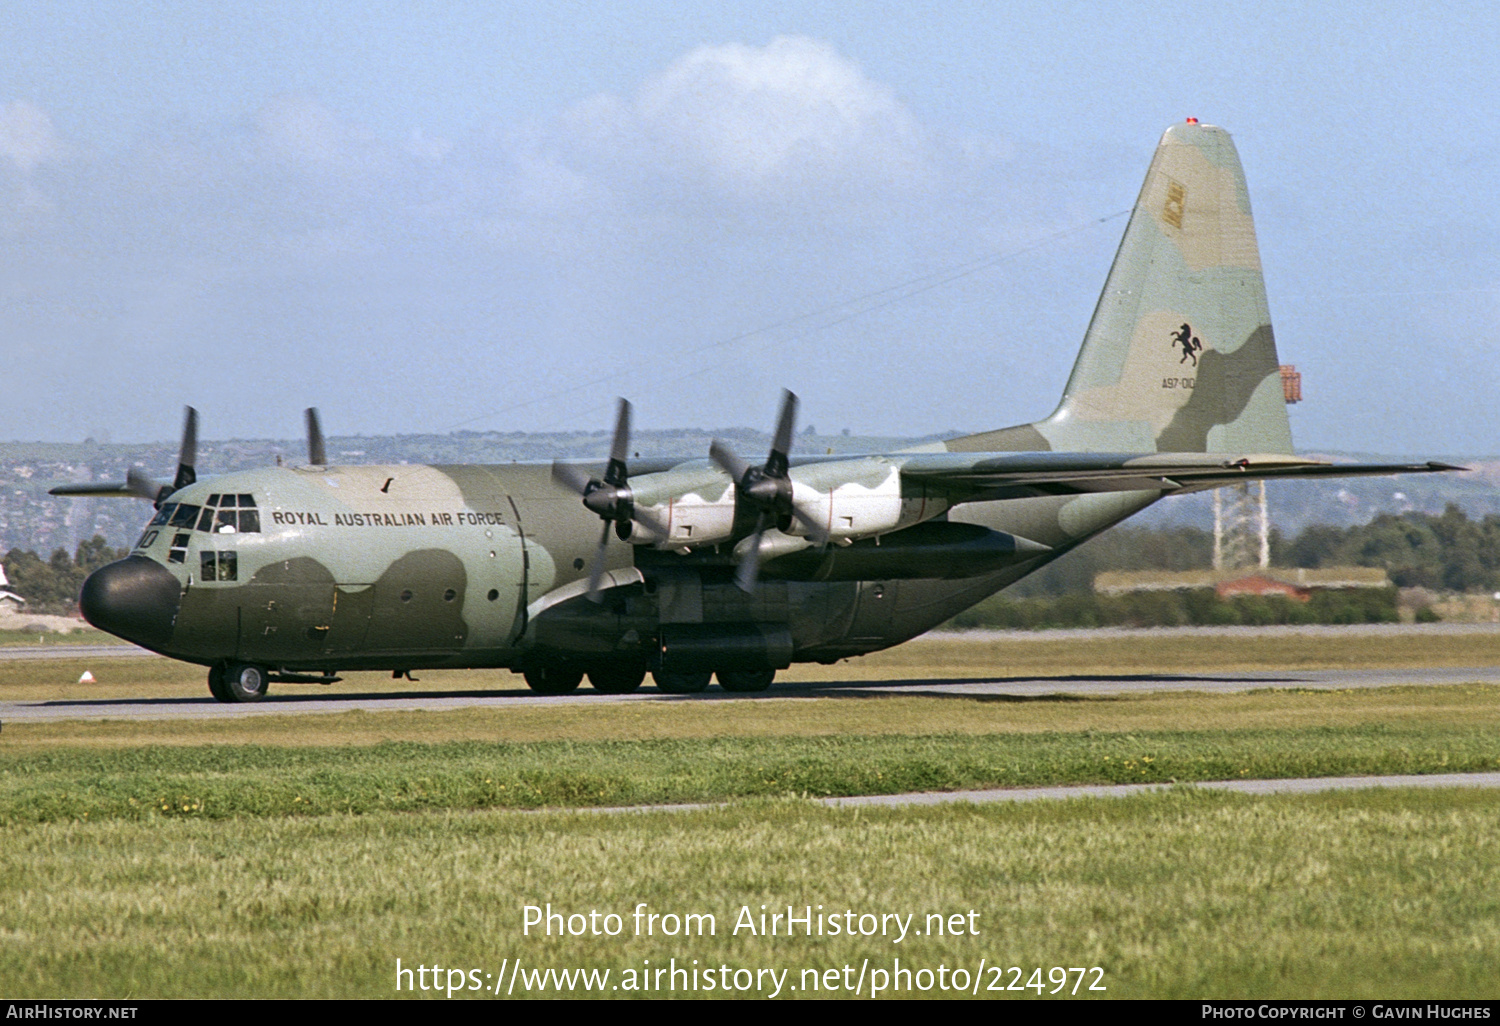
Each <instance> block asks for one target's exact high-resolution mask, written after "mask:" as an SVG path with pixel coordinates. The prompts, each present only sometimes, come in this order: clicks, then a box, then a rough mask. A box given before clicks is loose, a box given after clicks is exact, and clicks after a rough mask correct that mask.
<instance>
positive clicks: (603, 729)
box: [0, 684, 1500, 753]
mask: <svg viewBox="0 0 1500 1026" xmlns="http://www.w3.org/2000/svg"><path fill="white" fill-rule="evenodd" d="M1366 724H1386V725H1392V726H1395V725H1410V724H1416V725H1424V726H1428V727H1440V726H1452V727H1463V728H1477V727H1481V726H1489V727H1490V728H1491V729H1493V730H1496V731H1500V687H1497V686H1495V685H1489V684H1467V685H1444V686H1442V687H1432V686H1422V685H1410V686H1399V687H1384V688H1351V689H1348V690H1344V691H1330V690H1319V689H1262V690H1256V691H1249V692H1224V693H1204V692H1192V691H1187V692H1180V691H1169V692H1150V693H1142V692H1131V693H1127V694H1117V695H1087V696H1084V695H1041V696H1005V695H986V696H977V697H975V696H958V695H954V696H942V697H935V696H916V695H884V696H881V697H879V698H872V697H860V698H852V697H840V698H780V699H774V698H773V699H761V700H758V701H753V702H743V701H735V702H726V701H681V702H667V703H655V702H650V703H637V702H631V703H625V704H615V703H612V704H608V705H604V704H599V703H592V702H579V703H576V704H572V703H565V702H564V703H554V704H548V705H520V704H517V705H500V706H488V707H481V708H465V709H454V710H448V711H441V712H438V711H420V710H417V711H380V712H372V711H364V710H351V711H349V712H343V713H328V714H296V715H285V714H283V715H274V714H272V715H256V716H248V717H234V718H227V719H207V720H204V719H196V718H195V719H164V720H136V719H125V720H40V721H32V720H13V721H11V723H10V724H8V725H7V726H6V727H5V729H4V734H3V737H0V741H3V748H4V749H5V750H8V751H10V752H14V753H20V752H22V751H24V750H28V749H31V750H41V749H49V748H55V747H59V746H61V747H86V748H112V749H121V748H138V747H141V746H143V745H174V746H180V745H187V746H194V745H209V744H227V745H239V744H262V745H272V746H276V747H294V748H303V747H322V746H330V745H331V746H347V745H371V744H378V743H380V742H383V741H423V742H430V743H438V742H443V741H496V742H499V741H510V742H528V741H548V740H555V739H558V738H569V739H572V740H575V741H651V740H668V739H675V738H683V739H686V738H716V737H740V738H750V737H823V736H834V735H849V734H863V735H883V734H911V735H916V734H948V733H962V734H996V733H1038V732H1047V731H1054V732H1069V731H1088V730H1092V731H1102V732H1114V733H1127V732H1132V731H1163V730H1246V729H1270V728H1293V727H1296V728H1305V727H1348V726H1362V725H1366Z"/></svg>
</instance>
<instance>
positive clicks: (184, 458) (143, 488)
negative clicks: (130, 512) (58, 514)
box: [49, 406, 198, 508]
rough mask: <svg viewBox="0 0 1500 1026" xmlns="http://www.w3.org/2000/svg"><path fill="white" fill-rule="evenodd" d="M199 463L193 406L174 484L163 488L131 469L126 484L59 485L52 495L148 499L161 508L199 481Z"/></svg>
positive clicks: (180, 449)
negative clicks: (197, 466) (197, 467)
mask: <svg viewBox="0 0 1500 1026" xmlns="http://www.w3.org/2000/svg"><path fill="white" fill-rule="evenodd" d="M197 461H198V411H197V410H195V409H193V408H192V407H191V406H189V407H187V416H186V419H185V420H184V421H183V425H182V444H181V446H180V447H179V448H178V450H177V473H176V475H175V476H174V477H173V478H172V483H171V484H162V483H161V482H159V481H157V480H155V479H154V478H152V477H151V476H150V475H149V474H147V473H146V472H145V471H144V470H142V469H140V468H139V467H131V468H130V469H129V470H127V471H126V472H125V480H124V481H116V482H105V481H100V482H97V483H92V484H72V485H58V486H57V487H56V488H53V489H51V490H50V492H49V494H51V495H92V496H98V497H123V498H131V499H145V500H146V501H147V502H150V503H152V504H154V505H156V506H157V507H158V508H159V507H160V506H161V504H162V503H164V502H166V501H167V498H168V497H169V496H170V495H171V494H172V493H173V492H175V491H178V490H180V489H183V488H186V487H187V486H188V485H190V484H192V483H193V482H195V481H197V480H198V474H197V472H196V471H195V470H194V469H193V466H194V464H195V463H197Z"/></svg>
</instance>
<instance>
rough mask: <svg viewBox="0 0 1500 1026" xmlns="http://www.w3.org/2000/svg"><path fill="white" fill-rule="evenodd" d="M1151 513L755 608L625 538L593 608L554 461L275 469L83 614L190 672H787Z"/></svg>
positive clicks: (159, 537)
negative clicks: (666, 658) (554, 666)
mask: <svg viewBox="0 0 1500 1026" xmlns="http://www.w3.org/2000/svg"><path fill="white" fill-rule="evenodd" d="M727 484H728V482H727V480H726V481H725V485H726V486H727ZM1155 497H1156V493H1139V492H1137V493H1113V494H1110V495H1085V496H1077V495H1075V496H1067V497H1061V496H1059V497H1040V498H1030V499H1019V500H1010V501H1006V502H992V503H975V504H970V505H967V506H963V507H960V508H958V509H955V510H952V511H950V512H949V514H948V515H946V516H944V517H943V518H941V519H940V520H938V521H935V522H928V523H924V524H921V525H918V526H916V527H913V528H908V529H906V530H904V531H896V532H894V533H891V534H888V535H886V536H884V537H883V538H877V539H871V540H869V541H864V542H860V543H858V544H855V545H846V546H842V547H841V546H828V547H827V549H826V551H819V550H806V551H803V552H800V553H794V554H792V555H789V556H784V557H782V558H780V559H773V560H771V561H770V562H769V563H768V564H767V569H766V573H765V575H764V579H763V580H762V581H761V582H760V583H759V584H758V585H757V587H756V588H755V590H754V592H753V593H751V594H746V593H745V592H743V591H742V590H741V589H739V588H737V587H735V585H734V582H733V568H734V556H733V552H732V548H731V547H730V546H728V545H717V546H711V547H702V548H693V547H682V546H678V547H677V548H674V549H672V550H668V551H663V550H660V549H657V548H654V547H652V546H650V545H640V544H635V545H632V544H628V543H627V542H625V541H621V540H619V539H617V538H615V537H613V534H612V533H611V535H610V542H609V544H608V547H607V549H606V554H605V559H606V563H605V570H606V583H607V585H608V587H607V588H606V590H605V591H604V593H603V596H602V597H603V601H600V602H594V601H590V600H589V597H588V596H587V594H586V584H587V578H588V573H589V570H588V566H587V563H588V561H589V560H590V559H591V558H592V556H593V553H594V550H595V547H596V546H597V544H598V542H599V536H600V528H601V525H600V521H599V520H598V518H597V517H595V516H593V515H592V514H591V513H590V512H589V511H588V510H587V509H585V508H584V507H583V505H582V504H581V503H580V502H579V501H578V497H577V496H576V495H575V494H573V493H571V492H568V491H566V490H564V489H561V488H559V487H558V486H557V485H556V484H555V483H554V481H553V480H552V477H551V475H550V473H549V467H548V466H546V465H534V464H502V465H491V466H483V465H459V466H415V465H412V466H408V465H400V466H363V467H362V466H348V467H321V466H313V467H302V468H295V469H293V468H282V467H275V468H266V469H262V470H255V471H246V472H241V473H236V474H230V475H226V476H223V477H218V478H214V479H212V480H208V481H203V482H199V483H196V484H193V485H191V486H189V487H187V488H184V489H181V490H180V491H177V492H175V493H174V494H172V495H171V496H170V498H169V500H168V501H167V502H165V503H164V504H163V505H162V506H161V508H160V509H159V510H158V511H157V513H156V515H155V516H154V517H153V518H152V520H151V522H150V524H149V525H148V526H147V527H146V529H145V530H144V531H143V533H142V535H141V537H140V539H139V541H138V542H137V544H136V546H135V547H134V548H133V550H132V552H131V555H130V557H129V558H128V559H126V560H124V561H121V562H120V563H115V564H111V566H110V567H106V568H104V569H103V570H101V571H99V572H98V573H96V574H95V575H94V576H93V577H91V578H90V581H89V582H88V584H87V585H86V586H85V589H84V594H83V609H84V613H85V615H86V616H88V618H89V619H90V620H91V622H93V623H94V624H95V625H97V626H99V627H101V628H103V629H105V630H108V631H110V632H112V633H115V634H118V635H120V636H122V637H125V638H128V639H129V640H132V641H135V642H137V643H139V644H142V645H145V646H146V647H148V648H151V649H154V650H156V651H158V652H161V653H163V654H165V655H169V656H172V657H174V658H177V659H183V660H187V661H191V662H197V663H202V664H205V665H214V664H219V663H226V662H229V661H241V662H253V663H257V664H260V665H264V666H267V667H271V668H273V669H276V670H281V671H285V672H315V673H324V674H330V675H331V674H332V673H335V672H337V671H341V670H393V671H404V670H413V669H418V668H425V667H510V668H525V667H527V666H530V665H535V664H537V663H540V662H546V661H552V662H557V661H560V662H563V663H573V664H577V665H579V666H582V667H588V666H593V665H599V664H601V663H603V662H609V661H620V660H623V661H627V662H640V663H643V664H645V665H651V666H656V665H658V664H659V662H660V660H661V659H662V658H663V652H664V649H665V648H670V649H671V651H672V652H673V653H674V655H673V658H681V659H688V660H691V659H694V658H696V659H698V660H700V661H712V660H718V668H722V666H724V665H729V666H750V667H761V666H766V667H773V668H774V667H779V666H785V665H787V664H788V663H790V662H792V661H808V660H817V661H825V662H826V661H832V660H836V659H839V658H842V657H845V656H849V655H857V654H860V653H863V652H869V651H873V650H875V649H879V648H885V647H888V646H890V645H893V644H897V643H899V642H901V641H904V640H906V639H907V638H910V637H913V636H915V635H916V634H919V633H921V632H922V631H925V630H927V629H929V628H931V627H932V626H934V625H936V624H938V623H941V622H942V621H943V620H945V619H947V618H948V617H950V616H952V615H953V614H954V613H956V612H958V611H960V610H962V609H964V608H966V607H967V606H969V605H971V604H973V603H974V602H976V601H978V600H979V599H981V598H983V597H985V596H987V595H989V594H991V593H993V592H994V591H996V590H998V589H999V588H1001V587H1004V586H1005V585H1006V584H1008V583H1011V582H1012V581H1014V580H1016V579H1018V578H1019V577H1021V576H1023V575H1024V574H1026V573H1029V572H1030V571H1032V570H1034V569H1036V568H1037V567H1038V566H1040V565H1042V564H1043V563H1045V562H1047V561H1048V560H1049V559H1051V558H1055V556H1056V555H1058V554H1060V553H1061V552H1063V551H1066V550H1067V549H1068V548H1071V547H1072V546H1073V545H1075V544H1077V543H1078V542H1079V541H1082V540H1083V539H1085V538H1087V537H1089V536H1090V535H1092V534H1094V533H1096V532H1097V531H1099V530H1102V529H1103V528H1104V527H1106V526H1109V525H1110V524H1112V523H1115V522H1117V521H1118V520H1120V519H1122V518H1123V517H1125V516H1128V515H1129V514H1130V513H1132V512H1134V511H1135V510H1137V509H1140V508H1142V507H1143V506H1144V505H1146V504H1148V503H1149V502H1150V501H1152V500H1153V499H1154V498H1155ZM669 640H670V642H671V644H670V645H669V644H668V642H669ZM677 653H681V655H678V654H677Z"/></svg>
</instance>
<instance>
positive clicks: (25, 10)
mask: <svg viewBox="0 0 1500 1026" xmlns="http://www.w3.org/2000/svg"><path fill="white" fill-rule="evenodd" d="M702 6H703V5H688V4H666V3H636V4H631V5H614V4H592V3H567V4H545V5H543V4H536V5H527V6H526V7H525V9H524V11H521V12H520V13H517V12H515V11H511V12H503V11H500V10H498V9H497V5H491V4H449V5H443V8H442V10H443V13H440V14H435V15H434V14H428V13H426V12H422V11H420V10H419V9H418V8H416V7H415V6H413V5H405V4H368V5H363V4H349V3H340V4H332V3H329V4H254V3H242V4H237V5H230V6H224V5H213V4H208V3H140V2H133V3H130V4H125V3H113V2H95V3H89V4H69V3H59V4H55V5H40V4H23V5H19V7H18V8H17V9H16V10H13V11H8V12H7V14H6V15H5V21H6V27H5V31H4V32H3V33H0V312H3V320H0V332H3V342H4V346H3V352H4V353H5V365H4V369H3V378H0V380H3V381H4V384H5V401H4V402H3V403H0V437H8V438H43V439H78V438H82V437H83V436H84V435H85V434H87V433H99V432H106V431H107V432H109V433H110V434H112V435H113V437H115V438H116V439H145V438H167V437H171V436H172V435H173V434H175V432H176V430H177V425H178V423H179V421H180V409H181V406H182V404H184V403H186V402H191V403H193V404H194V405H197V406H198V407H199V408H200V409H201V410H202V411H203V413H204V415H205V425H204V430H205V433H206V434H207V435H209V436H211V437H212V436H221V437H222V436H231V435H233V436H241V437H245V436H260V435H276V436H289V435H294V434H296V433H297V429H298V423H299V420H298V417H299V411H300V409H301V407H303V406H305V405H313V404H316V405H318V406H320V407H322V409H323V411H324V423H325V425H326V426H327V427H328V429H329V430H331V431H335V432H338V433H344V432H356V431H357V432H365V433H397V432H406V431H432V430H439V431H442V430H451V429H454V428H457V427H468V428H475V429H486V428H499V429H505V430H511V429H523V430H530V429H551V428H559V427H576V426H588V425H595V424H597V426H598V427H600V428H604V427H606V426H607V425H608V423H609V420H610V409H611V406H612V403H613V397H614V396H615V395H617V394H624V395H627V396H628V397H630V398H631V399H632V400H633V401H634V402H635V404H636V409H637V423H638V425H640V426H641V427H676V426H702V427H714V426H723V425H731V424H756V425H761V424H768V423H769V421H770V419H771V418H772V416H773V414H774V409H775V405H776V400H777V394H778V389H779V388H780V387H782V386H788V387H791V388H793V389H795V390H797V391H798V392H799V393H800V394H801V395H802V397H803V411H804V414H803V415H804V418H805V419H806V421H808V422H811V423H814V424H816V425H817V426H818V427H819V429H820V430H823V431H830V430H836V429H838V428H840V427H850V428H853V429H854V430H856V431H859V432H869V433H881V434H890V433H904V434H919V433H927V432H936V431H943V430H946V429H962V430H981V429H985V428H990V427H996V426H1000V425H1002V424H1008V423H1014V422H1018V421H1023V420H1030V419H1033V418H1035V417H1039V416H1043V415H1045V414H1046V413H1047V412H1049V411H1050V409H1051V406H1052V404H1053V402H1054V400H1055V398H1056V395H1057V393H1058V391H1059V390H1060V388H1061V386H1062V383H1063V380H1064V379H1065V378H1066V375H1067V372H1068V369H1069V367H1070V366H1071V363H1072V359H1073V356H1074V353H1075V350H1076V347H1077V344H1078V340H1079V338H1080V337H1081V334H1082V331H1083V329H1084V327H1085V325H1086V324H1087V321H1088V317H1089V314H1090V313H1091V312H1092V309H1093V304H1094V300H1095V298H1096V297H1097V293H1098V289H1099V286H1100V285H1101V283H1102V281H1103V277H1104V273H1105V271H1106V269H1107V267H1108V264H1109V260H1110V258H1111V256H1112V255H1113V251H1114V247H1115V245H1116V244H1117V242H1118V239H1119V235H1120V232H1121V231H1122V230H1123V227H1124V222H1123V219H1120V218H1116V219H1114V220H1109V221H1107V222H1104V223H1099V222H1100V219H1102V218H1106V217H1108V216H1109V215H1111V214H1114V213H1116V212H1118V211H1121V210H1124V209H1125V208H1127V207H1128V206H1129V205H1130V204H1131V203H1132V202H1133V200H1134V198H1135V194H1136V191H1137V189H1138V188H1139V184H1140V180H1141V178H1142V176H1143V175H1144V172H1145V167H1146V163H1147V161H1148V160H1149V157H1150V153H1151V149H1152V147H1153V146H1154V145H1155V142H1156V139H1157V137H1158V135H1159V134H1160V132H1161V130H1162V129H1163V128H1164V127H1165V126H1166V125H1167V124H1168V123H1170V122H1172V121H1175V120H1178V119H1179V118H1181V117H1184V116H1187V115H1194V116H1197V117H1200V118H1202V119H1203V120H1204V121H1207V122H1211V123H1214V124H1220V125H1223V126H1224V127H1226V128H1228V129H1229V130H1230V132H1231V133H1233V134H1234V137H1235V139H1236V142H1237V144H1238V146H1239V148H1240V153H1241V156H1242V158H1243V159H1244V162H1245V165H1246V170H1247V173H1248V175H1249V180H1250V189H1251V196H1252V200H1253V201H1254V204H1255V211H1256V219H1257V227H1258V229H1259V233H1260V241H1261V249H1262V257H1263V261H1264V264H1265V267H1266V276H1267V283H1268V287H1269V290H1270V299H1271V309H1272V315H1273V318H1274V320H1275V323H1276V329H1277V336H1278V342H1279V345H1280V348H1281V355H1282V359H1283V360H1284V361H1286V362H1292V363H1296V364H1297V365H1298V366H1299V367H1300V368H1301V369H1302V370H1303V372H1304V374H1305V391H1306V394H1307V397H1308V401H1307V402H1306V403H1305V404H1303V406H1301V407H1299V408H1297V409H1296V410H1294V413H1293V430H1294V435H1295V437H1296V438H1297V440H1298V442H1299V444H1300V445H1302V446H1304V447H1309V448H1342V449H1358V450H1366V451H1384V452H1392V453H1424V454H1438V453H1443V452H1471V453H1472V452H1490V451H1494V450H1495V449H1496V448H1497V446H1496V444H1495V443H1494V442H1493V441H1492V440H1493V439H1495V438H1496V437H1500V414H1497V413H1496V405H1497V404H1496V401H1495V396H1496V394H1497V388H1496V385H1497V383H1500V382H1497V378H1500V373H1497V371H1496V357H1497V355H1500V344H1497V342H1500V338H1497V335H1500V332H1497V329H1496V323H1497V314H1500V253H1497V244H1496V239H1497V229H1500V224H1497V222H1500V209H1497V208H1500V139H1497V133H1496V130H1495V128H1494V126H1493V124H1492V123H1491V108H1492V106H1493V101H1494V97H1495V95H1496V80H1495V75H1494V72H1493V70H1492V68H1493V64H1492V61H1493V55H1494V54H1495V53H1496V52H1500V16H1497V15H1496V14H1495V13H1493V11H1492V9H1491V8H1490V7H1489V5H1481V4H1472V5H1456V4H1455V5H1438V6H1431V5H1409V4H1407V5H1398V4H1374V5H1346V6H1325V5H1317V4H1315V5H1311V6H1307V5H1305V4H1299V5H1279V4H1244V5H1225V4H1222V3H1178V4H1171V3H1168V4H1159V5H1152V6H1151V8H1150V10H1149V12H1139V11H1132V10H1130V9H1129V8H1128V6H1127V5H1121V4H1097V5H1096V4H1071V5H1069V4H1061V5H1059V4H1048V5H998V4H981V3H968V4H965V3H944V4H931V5H911V4H901V5H898V4H884V3H867V4H848V3H838V4H831V3H830V4H818V3H783V4H775V3H771V4H765V3H760V4H748V3H732V2H731V3H721V4H718V5H715V10H713V11H705V10H702V9H701V7H702ZM976 264H982V265H984V266H983V267H982V268H981V269H979V270H974V271H973V273H968V274H965V275H963V276H961V277H957V278H956V279H955V280H953V281H950V282H947V283H946V284H940V285H936V286H935V287H932V288H928V289H926V290H925V291H919V292H914V294H910V295H908V294H906V293H903V292H897V293H894V294H891V293H881V290H883V289H886V288H888V287H890V286H895V285H901V284H903V283H908V282H914V281H917V280H919V279H923V280H925V276H928V275H933V274H937V273H938V272H943V271H944V270H946V269H972V268H973V267H974V266H976ZM907 291H908V292H913V290H907ZM876 293H880V294H879V295H873V294H876ZM864 296H871V297H872V298H869V299H866V300H863V301H859V302H853V303H851V302H849V301H851V300H857V299H858V297H864ZM903 297H904V298H903ZM806 314H812V315H813V316H810V317H802V315H806ZM778 326H779V327H778ZM760 329H769V330H760Z"/></svg>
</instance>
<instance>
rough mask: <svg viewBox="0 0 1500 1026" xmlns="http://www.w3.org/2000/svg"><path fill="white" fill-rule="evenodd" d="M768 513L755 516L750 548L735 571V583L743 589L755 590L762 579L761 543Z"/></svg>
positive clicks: (748, 591) (749, 591) (745, 590)
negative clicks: (757, 582) (756, 584)
mask: <svg viewBox="0 0 1500 1026" xmlns="http://www.w3.org/2000/svg"><path fill="white" fill-rule="evenodd" d="M767 526H768V525H767V523H766V515H765V514H764V513H761V514H760V515H759V516H757V517H756V518H755V533H754V534H753V535H751V536H750V548H749V550H748V551H746V553H745V557H744V558H743V559H741V560H740V565H739V566H738V567H736V568H735V571H734V583H735V584H737V585H739V588H740V590H741V591H743V592H746V593H752V592H754V591H755V582H756V581H757V580H759V579H760V543H761V540H762V539H763V537H764V536H765V533H766V527H767Z"/></svg>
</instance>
